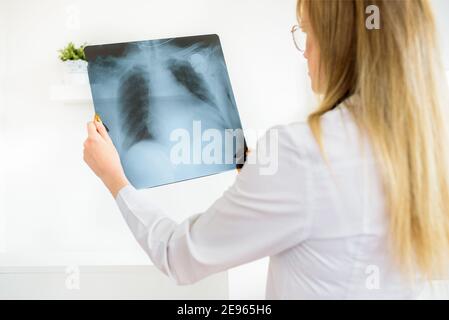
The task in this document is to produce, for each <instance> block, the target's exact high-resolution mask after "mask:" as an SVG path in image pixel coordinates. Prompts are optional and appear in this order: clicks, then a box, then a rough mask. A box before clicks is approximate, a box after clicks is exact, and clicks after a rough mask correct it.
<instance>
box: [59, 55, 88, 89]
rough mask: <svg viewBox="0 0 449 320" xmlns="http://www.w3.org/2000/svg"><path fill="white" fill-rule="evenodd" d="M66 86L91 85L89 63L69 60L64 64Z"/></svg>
mask: <svg viewBox="0 0 449 320" xmlns="http://www.w3.org/2000/svg"><path fill="white" fill-rule="evenodd" d="M63 66H64V84H67V85H84V84H88V83H89V77H88V75H87V62H86V61H84V60H67V61H64V62H63Z"/></svg>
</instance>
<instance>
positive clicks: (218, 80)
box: [86, 35, 246, 187]
mask: <svg viewBox="0 0 449 320" xmlns="http://www.w3.org/2000/svg"><path fill="white" fill-rule="evenodd" d="M86 56H87V58H88V61H89V67H88V70H89V79H90V83H91V89H92V96H93V98H94V105H95V109H96V112H97V113H99V114H100V116H101V118H102V119H103V121H104V122H105V123H106V124H107V125H108V127H109V129H110V135H111V138H112V140H113V142H114V144H115V146H116V147H117V150H118V152H119V154H120V158H121V160H122V163H123V165H124V168H125V173H126V174H127V176H128V178H130V180H131V183H133V185H135V186H136V187H151V186H156V185H162V184H166V183H171V182H176V181H180V180H185V179H191V178H195V177H200V176H204V175H210V174H214V173H218V172H221V171H225V170H230V169H232V168H235V167H236V163H233V164H231V165H229V164H221V165H204V164H201V165H199V166H198V165H196V166H193V165H172V164H169V163H167V162H169V160H170V159H169V154H170V147H172V146H173V142H171V141H169V139H168V137H169V134H170V132H171V131H173V130H174V129H177V128H185V129H186V130H187V131H188V132H190V133H191V134H192V122H193V121H195V120H200V121H201V125H202V130H205V129H210V128H213V129H217V130H219V131H222V132H223V131H224V130H225V129H241V122H240V118H239V115H238V112H237V108H236V104H235V100H234V96H233V93H232V89H231V84H230V82H229V77H228V74H227V69H226V64H225V62H224V57H223V53H222V50H221V45H220V42H219V40H218V37H217V36H214V35H207V36H197V37H185V38H175V39H163V40H152V41H140V42H130V43H122V44H112V45H100V46H89V47H87V48H86ZM223 136H224V135H223ZM241 138H243V136H242V137H241ZM243 140H244V139H243ZM243 142H244V146H241V147H239V146H238V145H237V146H235V148H237V149H233V150H232V152H233V153H236V154H240V155H242V154H243V156H244V155H245V152H244V150H246V143H245V141H243ZM223 152H225V149H224V146H223ZM231 157H232V155H231ZM240 157H241V156H240ZM150 162H151V163H152V164H150ZM155 166H157V167H158V170H155V169H153V171H154V172H153V173H152V172H151V170H152V169H151V168H152V167H153V168H154V167H155ZM237 167H241V164H237ZM155 171H159V175H157V174H156V173H155Z"/></svg>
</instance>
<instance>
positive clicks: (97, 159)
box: [84, 121, 129, 198]
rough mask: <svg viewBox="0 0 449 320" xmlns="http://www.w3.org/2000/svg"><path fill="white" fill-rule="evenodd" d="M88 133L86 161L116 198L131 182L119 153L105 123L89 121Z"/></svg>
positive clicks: (85, 152) (85, 148)
mask: <svg viewBox="0 0 449 320" xmlns="http://www.w3.org/2000/svg"><path fill="white" fill-rule="evenodd" d="M87 134H88V136H87V139H86V141H85V142H84V161H85V162H86V163H87V164H88V165H89V167H90V168H91V169H92V171H93V172H95V174H96V175H97V176H98V177H99V178H100V179H101V180H102V181H103V183H104V184H105V185H106V187H107V188H108V189H109V191H110V192H111V193H112V196H113V197H114V198H115V197H116V196H117V194H118V192H119V191H120V189H122V188H123V187H124V186H126V185H128V184H129V181H128V179H127V178H126V176H125V173H124V171H123V167H122V164H121V162H120V157H119V154H118V152H117V150H116V149H115V147H114V144H113V143H112V140H111V138H110V137H109V134H108V132H107V131H106V128H105V126H104V125H103V123H101V122H99V121H91V122H89V123H88V124H87Z"/></svg>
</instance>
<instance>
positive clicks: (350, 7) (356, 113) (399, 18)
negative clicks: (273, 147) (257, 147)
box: [297, 0, 449, 277]
mask: <svg viewBox="0 0 449 320" xmlns="http://www.w3.org/2000/svg"><path fill="white" fill-rule="evenodd" d="M369 5H376V6H377V7H378V8H379V13H380V29H368V28H367V27H366V25H365V22H366V19H367V17H368V14H366V11H365V10H366V8H367V7H368V6H369ZM304 10H306V12H307V15H308V17H309V23H310V26H311V29H312V32H313V34H314V36H315V38H316V40H317V42H318V46H319V48H320V70H322V71H323V74H324V75H326V77H325V78H326V79H324V80H325V81H324V83H325V85H324V87H325V89H324V92H323V96H322V99H321V103H320V105H319V106H318V108H317V110H316V111H314V112H313V113H312V114H311V115H310V116H309V119H308V122H309V126H310V128H311V130H312V132H313V134H314V136H315V138H316V139H317V141H318V143H319V144H320V146H321V145H322V144H321V130H320V118H321V116H322V115H323V114H325V113H326V112H327V111H329V110H331V109H332V108H334V107H335V106H336V105H337V104H338V103H339V102H341V101H342V100H344V99H345V98H346V97H348V96H351V95H354V94H355V95H357V98H358V101H359V103H357V104H354V105H351V104H348V109H349V111H350V112H351V114H352V116H353V118H354V119H355V121H356V123H357V125H358V126H359V127H360V128H361V129H362V130H364V131H365V132H366V133H367V136H368V137H369V139H370V141H371V143H372V145H373V147H374V150H375V154H376V158H377V160H378V162H379V163H380V170H381V172H382V175H383V180H382V181H383V184H384V190H385V195H386V205H387V208H388V214H389V219H390V225H389V227H390V232H389V235H390V239H391V244H392V252H393V256H394V257H395V258H396V259H397V262H398V263H399V265H400V267H401V269H402V270H403V271H404V272H405V273H406V274H408V275H411V274H414V273H415V272H419V273H420V274H422V275H423V276H425V277H432V276H435V274H436V273H440V272H443V271H445V270H444V269H445V268H446V267H447V266H448V264H447V257H448V256H449V180H448V179H449V175H448V168H447V166H448V165H449V157H448V144H449V139H448V137H449V135H448V132H447V122H446V121H447V116H446V110H445V109H446V108H447V107H448V105H447V100H446V98H445V97H443V93H445V91H447V82H446V79H445V75H444V71H443V66H442V64H441V58H440V54H439V51H438V47H437V39H436V30H435V23H434V18H433V14H432V10H431V8H430V4H429V3H428V2H427V1H424V0H413V1H387V0H369V1H367V0H341V1H339V0H335V1H313V0H298V6H297V11H298V16H299V17H301V16H302V14H303V13H304ZM443 86H445V88H443ZM323 151H324V150H323Z"/></svg>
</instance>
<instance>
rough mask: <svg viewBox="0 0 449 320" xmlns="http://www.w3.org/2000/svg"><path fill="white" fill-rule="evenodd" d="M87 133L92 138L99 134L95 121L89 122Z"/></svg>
mask: <svg viewBox="0 0 449 320" xmlns="http://www.w3.org/2000/svg"><path fill="white" fill-rule="evenodd" d="M87 135H88V136H89V137H91V138H94V137H97V136H98V132H97V127H96V126H95V123H93V121H90V122H88V123H87Z"/></svg>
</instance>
